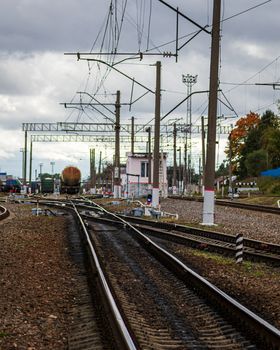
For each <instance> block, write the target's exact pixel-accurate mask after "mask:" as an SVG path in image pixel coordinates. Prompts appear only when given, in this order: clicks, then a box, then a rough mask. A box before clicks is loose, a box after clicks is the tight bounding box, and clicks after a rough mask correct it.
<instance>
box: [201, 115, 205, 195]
mask: <svg viewBox="0 0 280 350" xmlns="http://www.w3.org/2000/svg"><path fill="white" fill-rule="evenodd" d="M201 145H202V146H201V148H202V195H204V183H205V128H204V117H203V116H201Z"/></svg>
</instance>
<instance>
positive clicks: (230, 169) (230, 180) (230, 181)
mask: <svg viewBox="0 0 280 350" xmlns="http://www.w3.org/2000/svg"><path fill="white" fill-rule="evenodd" d="M228 139H229V169H228V170H229V171H228V173H229V191H230V199H231V200H233V187H232V142H231V133H230V134H229V137H228Z"/></svg>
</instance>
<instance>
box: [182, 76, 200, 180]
mask: <svg viewBox="0 0 280 350" xmlns="http://www.w3.org/2000/svg"><path fill="white" fill-rule="evenodd" d="M182 82H183V83H184V84H185V85H186V86H187V96H191V94H192V87H193V85H194V84H195V83H196V82H197V75H191V74H187V75H184V74H183V75H182ZM188 129H189V132H188ZM186 143H187V148H188V160H187V172H188V182H189V183H191V168H192V98H191V97H190V98H188V99H187V115H186Z"/></svg>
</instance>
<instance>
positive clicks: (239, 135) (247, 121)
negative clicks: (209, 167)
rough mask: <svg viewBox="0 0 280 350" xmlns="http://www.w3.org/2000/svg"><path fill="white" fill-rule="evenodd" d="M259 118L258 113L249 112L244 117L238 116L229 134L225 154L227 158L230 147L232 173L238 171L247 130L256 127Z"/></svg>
mask: <svg viewBox="0 0 280 350" xmlns="http://www.w3.org/2000/svg"><path fill="white" fill-rule="evenodd" d="M260 121H261V118H260V116H259V114H257V113H254V112H250V113H248V114H247V115H246V117H242V118H240V119H239V120H238V121H237V122H236V124H235V127H234V128H233V129H232V131H231V133H230V135H229V141H228V145H227V149H226V154H227V156H228V158H229V156H230V148H231V163H232V169H233V173H238V168H239V162H240V160H241V158H242V151H243V149H244V148H245V145H246V139H247V137H248V134H249V131H251V130H253V129H257V126H258V124H259V123H260Z"/></svg>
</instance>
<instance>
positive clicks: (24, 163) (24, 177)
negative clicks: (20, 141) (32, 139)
mask: <svg viewBox="0 0 280 350" xmlns="http://www.w3.org/2000/svg"><path fill="white" fill-rule="evenodd" d="M26 168H27V131H25V132H24V162H23V169H24V174H23V184H24V185H26V177H27V176H26Z"/></svg>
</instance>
